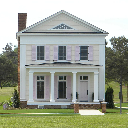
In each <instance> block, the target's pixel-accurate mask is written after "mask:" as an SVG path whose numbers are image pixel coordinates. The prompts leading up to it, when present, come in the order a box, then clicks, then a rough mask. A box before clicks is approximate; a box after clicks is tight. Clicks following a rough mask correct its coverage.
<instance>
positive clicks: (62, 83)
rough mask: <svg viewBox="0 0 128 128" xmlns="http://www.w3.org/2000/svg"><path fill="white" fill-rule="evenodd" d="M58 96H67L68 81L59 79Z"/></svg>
mask: <svg viewBox="0 0 128 128" xmlns="http://www.w3.org/2000/svg"><path fill="white" fill-rule="evenodd" d="M58 97H59V98H66V82H65V81H59V86H58Z"/></svg>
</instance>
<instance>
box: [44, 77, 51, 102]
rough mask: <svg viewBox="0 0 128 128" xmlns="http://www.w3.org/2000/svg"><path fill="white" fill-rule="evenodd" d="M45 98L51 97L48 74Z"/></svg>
mask: <svg viewBox="0 0 128 128" xmlns="http://www.w3.org/2000/svg"><path fill="white" fill-rule="evenodd" d="M45 99H46V100H49V99H50V76H46V82H45Z"/></svg>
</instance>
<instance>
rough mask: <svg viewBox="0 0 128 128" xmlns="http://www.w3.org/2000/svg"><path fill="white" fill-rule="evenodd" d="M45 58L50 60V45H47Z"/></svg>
mask: <svg viewBox="0 0 128 128" xmlns="http://www.w3.org/2000/svg"><path fill="white" fill-rule="evenodd" d="M45 60H50V46H49V45H46V46H45Z"/></svg>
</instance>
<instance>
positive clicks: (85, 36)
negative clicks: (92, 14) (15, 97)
mask: <svg viewBox="0 0 128 128" xmlns="http://www.w3.org/2000/svg"><path fill="white" fill-rule="evenodd" d="M26 18H27V14H26V13H19V14H18V29H19V30H18V32H17V40H18V48H19V49H18V50H19V51H18V53H19V55H18V58H19V61H18V67H19V68H18V87H19V92H20V101H21V106H26V105H28V106H29V107H40V106H43V107H44V108H50V107H51V108H63V107H65V108H70V107H71V106H72V104H73V103H74V102H76V101H77V102H79V104H80V106H84V107H86V106H90V105H92V107H99V106H100V101H103V99H105V37H106V36H107V35H108V32H106V31H104V30H102V29H100V28H98V27H96V26H94V25H92V24H90V23H88V22H86V21H84V20H82V19H80V18H78V17H76V16H74V15H72V14H70V13H68V12H66V11H64V10H61V11H59V12H57V13H55V14H54V15H51V16H49V17H47V18H45V19H43V20H41V21H39V22H37V23H35V24H33V25H31V26H29V27H27V28H26ZM93 95H94V96H93Z"/></svg>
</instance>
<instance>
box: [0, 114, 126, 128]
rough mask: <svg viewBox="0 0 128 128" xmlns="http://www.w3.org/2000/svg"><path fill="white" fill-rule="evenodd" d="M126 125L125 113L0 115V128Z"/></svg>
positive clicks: (106, 127)
mask: <svg viewBox="0 0 128 128" xmlns="http://www.w3.org/2000/svg"><path fill="white" fill-rule="evenodd" d="M127 126H128V115H127V114H122V115H120V114H106V115H104V116H41V117H40V116H37V117H35V116H34V117H29V116H27V117H18V116H17V117H13V116H12V117H0V127H1V128H5V127H8V128H12V127H13V128H17V127H18V128H20V127H22V128H28V127H29V128H35V127H36V128H40V127H41V128H99V127H104V128H109V127H110V128H112V127H113V128H118V127H121V128H126V127H127Z"/></svg>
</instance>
